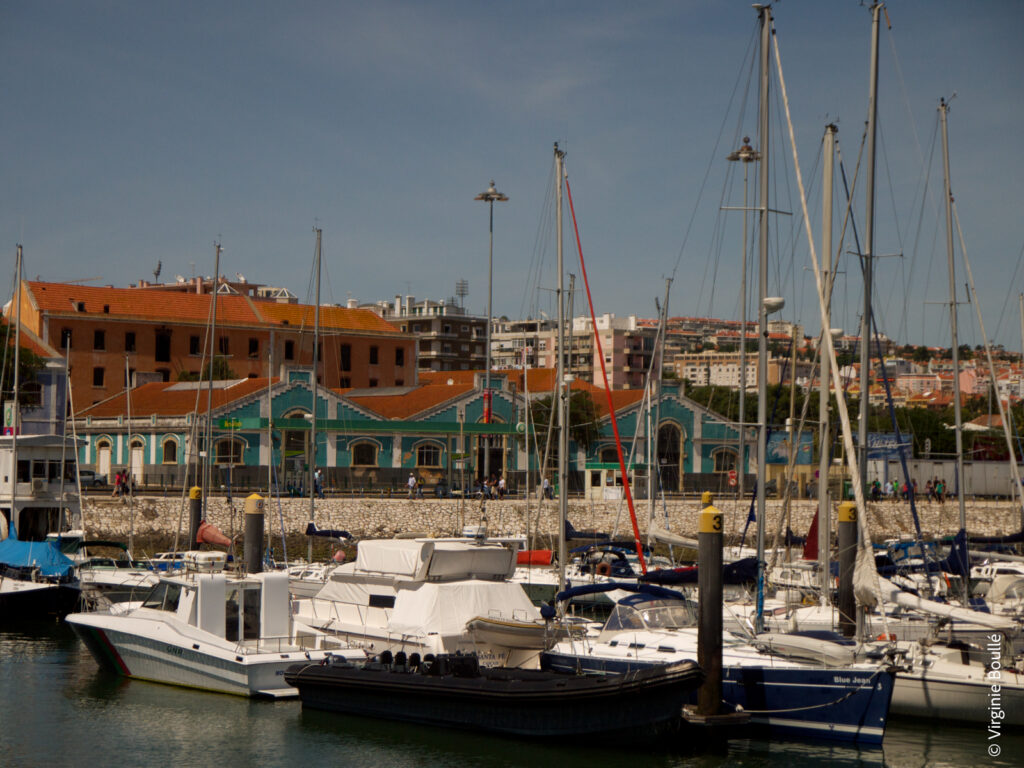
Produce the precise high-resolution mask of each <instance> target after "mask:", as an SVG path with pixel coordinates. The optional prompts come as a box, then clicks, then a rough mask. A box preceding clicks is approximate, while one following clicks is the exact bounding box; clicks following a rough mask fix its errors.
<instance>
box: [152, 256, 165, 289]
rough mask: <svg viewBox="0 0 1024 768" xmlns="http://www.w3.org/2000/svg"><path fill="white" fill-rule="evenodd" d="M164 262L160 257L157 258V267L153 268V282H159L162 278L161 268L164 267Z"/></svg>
mask: <svg viewBox="0 0 1024 768" xmlns="http://www.w3.org/2000/svg"><path fill="white" fill-rule="evenodd" d="M163 267H164V263H163V262H162V261H160V259H157V260H156V269H154V270H153V282H154V283H155V282H157V281H158V280H159V279H160V270H161V269H163Z"/></svg>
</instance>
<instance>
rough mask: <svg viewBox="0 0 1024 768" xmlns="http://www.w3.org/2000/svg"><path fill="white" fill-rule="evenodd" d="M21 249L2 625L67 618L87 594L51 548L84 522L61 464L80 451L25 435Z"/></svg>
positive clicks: (49, 437)
mask: <svg viewBox="0 0 1024 768" xmlns="http://www.w3.org/2000/svg"><path fill="white" fill-rule="evenodd" d="M21 269H22V248H21V246H20V245H19V246H18V249H17V279H16V282H15V285H16V289H15V296H14V306H13V312H12V314H13V316H14V317H13V321H12V322H13V323H14V367H13V388H12V389H13V392H12V398H11V399H10V400H7V401H6V403H5V405H4V411H5V413H4V416H5V419H4V435H3V436H2V437H0V477H2V478H3V484H2V485H0V498H2V499H4V500H5V502H6V507H3V508H0V539H2V540H0V622H7V621H11V620H16V619H34V618H41V617H44V616H52V615H56V616H60V617H63V616H64V615H66V614H67V613H68V612H70V611H72V610H74V607H75V605H76V604H77V603H78V600H79V597H80V593H81V589H80V586H79V582H78V577H77V575H76V573H75V568H74V563H73V562H72V561H71V560H70V559H69V558H68V557H67V556H65V555H64V554H63V553H62V552H61V551H60V547H59V545H58V544H56V543H54V542H53V541H52V540H48V538H47V536H48V534H49V533H51V532H52V531H59V530H60V529H61V525H62V521H73V520H80V517H81V515H80V513H79V498H78V494H77V493H63V492H62V491H63V488H64V480H65V479H70V478H73V477H74V471H73V470H72V469H71V467H73V466H75V465H74V464H72V463H70V462H69V463H63V462H62V459H63V458H64V457H65V455H66V454H67V453H68V452H71V453H74V452H75V445H74V444H72V445H70V446H69V445H68V444H67V439H66V438H65V437H64V436H63V435H53V434H43V435H26V436H22V435H20V434H19V433H20V431H21V420H20V418H19V414H20V408H19V395H20V376H19V373H20V372H19V370H18V369H19V367H20V363H21V354H20V353H21Z"/></svg>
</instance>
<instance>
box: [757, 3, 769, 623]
mask: <svg viewBox="0 0 1024 768" xmlns="http://www.w3.org/2000/svg"><path fill="white" fill-rule="evenodd" d="M755 8H757V12H758V15H759V16H760V19H761V89H760V90H761V99H760V106H759V113H758V114H759V117H758V120H759V122H760V128H759V131H758V133H759V136H758V138H759V140H760V143H761V175H760V193H759V199H758V218H759V230H760V231H759V232H758V255H759V264H758V286H757V296H758V302H757V312H758V323H757V331H758V333H757V617H756V631H757V632H762V631H763V630H764V542H765V492H764V486H765V475H766V471H765V470H766V468H765V458H766V457H767V455H768V408H767V400H768V339H767V333H768V307H767V304H766V302H765V299H766V297H767V291H768V147H769V146H770V145H769V141H768V129H769V127H770V124H769V119H768V87H769V84H770V81H771V76H770V71H769V68H768V63H769V51H770V48H771V26H772V24H771V22H772V13H771V8H770V7H768V6H767V5H758V6H755Z"/></svg>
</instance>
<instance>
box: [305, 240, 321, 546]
mask: <svg viewBox="0 0 1024 768" xmlns="http://www.w3.org/2000/svg"><path fill="white" fill-rule="evenodd" d="M313 231H314V232H316V305H315V306H314V307H313V372H312V374H310V377H309V378H310V381H309V386H310V390H311V391H312V393H313V403H312V409H313V410H312V415H311V417H310V419H309V521H310V522H315V517H314V512H315V506H316V501H315V499H316V482H315V480H316V410H317V409H316V397H317V392H316V389H317V387H316V374H317V371H318V370H319V369H320V244H321V239H322V236H323V230H322V229H318V228H316V227H314V229H313ZM306 561H307V562H313V538H312V537H310V539H309V542H308V544H307V553H306Z"/></svg>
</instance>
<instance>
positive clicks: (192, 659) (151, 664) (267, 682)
mask: <svg viewBox="0 0 1024 768" xmlns="http://www.w3.org/2000/svg"><path fill="white" fill-rule="evenodd" d="M88 618H89V615H88V614H75V615H74V616H71V617H69V620H68V623H69V624H71V626H72V628H73V629H74V630H75V633H76V634H77V635H78V636H79V638H81V640H82V641H83V642H84V643H85V645H86V647H87V648H88V649H89V651H90V652H91V653H92V655H93V657H94V658H95V659H96V661H97V663H98V664H99V665H100V666H101V667H104V668H106V669H108V670H111V671H113V672H116V673H117V674H120V675H124V676H125V677H131V678H136V679H140V680H149V681H151V682H157V683H166V684H169V685H178V686H183V687H186V688H198V689H202V690H206V691H215V692H217V693H230V694H234V695H236V696H262V697H270V698H288V697H295V696H297V695H298V691H297V690H295V688H293V687H291V686H289V685H287V684H286V683H285V682H284V671H285V669H287V668H288V667H289V666H291V665H292V664H295V663H296V662H297V661H298V660H300V659H304V658H306V653H307V652H299V651H295V650H291V651H290V652H283V653H256V654H252V653H249V654H243V653H238V654H232V652H231V651H229V650H226V649H223V648H217V647H215V646H212V645H211V644H209V643H206V644H204V643H198V642H197V643H192V644H185V643H182V642H174V640H180V638H170V637H168V639H166V640H165V639H161V638H159V637H155V636H144V635H141V634H135V633H133V632H130V631H123V630H120V629H115V628H111V627H109V626H108V627H100V626H96V625H95V624H94V623H91V622H89V621H88ZM122 621H125V622H128V621H130V619H123V620H122ZM326 655H327V653H326V652H325V651H309V652H308V656H309V658H311V659H314V660H316V659H322V658H324V657H325V656H326Z"/></svg>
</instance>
